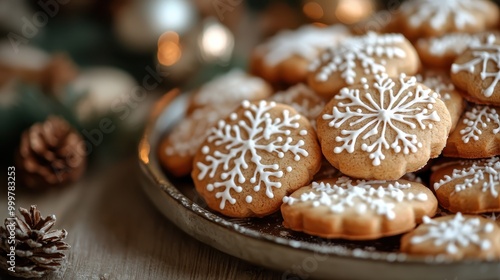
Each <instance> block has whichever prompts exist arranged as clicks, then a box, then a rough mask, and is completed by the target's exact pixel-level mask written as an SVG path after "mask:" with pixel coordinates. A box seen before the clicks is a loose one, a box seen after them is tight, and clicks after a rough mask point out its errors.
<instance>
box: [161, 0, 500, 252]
mask: <svg viewBox="0 0 500 280" xmlns="http://www.w3.org/2000/svg"><path fill="white" fill-rule="evenodd" d="M393 15H394V16H393V18H392V22H391V23H390V24H388V25H387V28H386V29H387V30H384V28H381V29H380V30H377V33H375V32H372V31H366V32H365V33H364V34H358V33H359V28H358V29H357V30H356V33H357V35H354V32H352V31H350V29H349V28H348V27H346V26H341V25H335V26H330V27H325V28H319V27H315V26H304V27H302V28H300V29H298V30H295V31H285V32H282V33H280V34H278V35H276V36H275V37H273V38H270V39H269V40H268V41H266V42H264V43H263V44H261V45H260V46H258V47H256V48H255V51H254V52H253V53H252V55H251V61H250V71H249V73H251V74H248V73H245V72H243V71H240V70H232V71H231V72H229V73H227V74H225V75H223V76H221V77H218V78H216V79H214V80H213V81H211V82H209V83H208V84H206V85H204V86H202V87H201V88H200V89H199V90H197V91H196V92H195V93H194V94H193V95H192V96H191V101H190V104H189V107H188V108H186V110H187V115H186V118H185V119H184V120H182V121H181V122H179V123H178V125H177V126H176V127H175V128H174V129H173V130H172V131H171V132H170V133H168V134H167V135H166V136H165V138H164V139H163V140H162V142H161V144H160V150H159V156H160V161H161V163H162V165H163V166H164V167H165V169H166V170H167V171H168V172H170V173H171V174H172V175H175V176H185V175H188V174H191V177H192V180H193V182H194V185H195V187H196V190H197V192H198V193H199V194H200V195H201V196H202V197H203V198H204V200H205V201H206V203H207V205H208V207H209V208H210V209H212V210H214V211H216V212H219V213H221V214H223V215H226V216H229V217H237V218H245V217H264V216H267V215H270V214H272V213H275V212H277V211H279V210H281V214H282V216H283V224H284V226H285V227H287V228H289V229H292V230H295V231H301V232H305V233H307V234H311V235H315V236H319V237H324V238H342V239H349V240H373V239H378V238H382V237H386V236H394V235H401V234H404V235H402V238H401V250H402V251H403V252H406V253H409V254H418V255H434V256H438V255H439V256H444V257H445V258H448V259H452V260H458V259H463V258H476V259H484V260H497V259H500V227H499V225H498V224H497V223H495V221H494V220H493V219H492V218H491V217H493V218H496V217H497V215H499V216H500V214H495V212H500V195H499V192H500V157H499V156H500V117H499V113H500V85H499V82H500V33H497V32H496V31H491V29H492V28H495V27H496V26H497V25H498V23H499V19H500V13H499V9H498V7H497V6H496V5H495V4H493V3H491V2H490V1H487V0H449V1H433V0H410V1H406V2H405V3H404V4H402V5H401V7H399V9H398V10H397V11H396V12H395V13H393ZM389 27H390V28H389ZM389 29H390V31H391V33H386V31H389ZM284 88H285V90H282V91H279V90H278V89H284ZM422 172H427V173H428V174H430V176H423V177H424V178H423V179H421V178H419V174H421V173H422ZM438 213H439V214H438ZM436 215H437V216H439V217H437V218H432V217H435V216H436Z"/></svg>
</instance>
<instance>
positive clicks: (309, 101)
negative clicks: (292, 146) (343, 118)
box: [271, 84, 325, 127]
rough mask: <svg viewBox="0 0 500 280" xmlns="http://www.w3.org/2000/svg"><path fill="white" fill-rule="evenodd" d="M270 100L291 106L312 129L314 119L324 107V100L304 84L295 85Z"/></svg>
mask: <svg viewBox="0 0 500 280" xmlns="http://www.w3.org/2000/svg"><path fill="white" fill-rule="evenodd" d="M271 99H272V100H273V101H276V102H278V103H283V104H287V105H290V106H292V107H293V108H294V109H295V110H297V112H298V113H299V114H301V115H303V116H305V117H307V119H309V121H310V122H311V124H312V125H313V127H316V119H317V118H318V116H319V115H320V114H321V112H322V111H323V108H324V107H325V100H324V99H323V98H321V97H319V96H318V95H317V94H316V93H315V92H314V91H313V90H312V89H311V88H309V87H308V86H306V85H304V84H297V85H295V86H293V87H290V88H289V89H287V90H286V91H284V92H278V93H276V94H274V95H273V96H272V97H271Z"/></svg>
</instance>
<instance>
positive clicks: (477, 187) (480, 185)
mask: <svg viewBox="0 0 500 280" xmlns="http://www.w3.org/2000/svg"><path fill="white" fill-rule="evenodd" d="M431 184H432V185H433V187H434V190H435V192H436V196H437V198H438V200H439V204H440V205H441V206H442V207H444V208H446V209H448V210H450V211H451V212H462V213H486V212H492V211H500V195H499V193H500V159H499V158H498V157H492V158H488V159H480V160H462V161H456V162H454V163H452V164H449V165H444V166H443V167H442V168H439V169H437V170H434V172H433V174H432V176H431Z"/></svg>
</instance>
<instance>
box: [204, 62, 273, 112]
mask: <svg viewBox="0 0 500 280" xmlns="http://www.w3.org/2000/svg"><path fill="white" fill-rule="evenodd" d="M266 87H267V85H266V82H265V81H264V80H262V79H261V78H258V77H253V76H250V75H248V74H247V73H245V72H243V71H242V70H240V69H233V70H231V71H230V72H228V73H226V74H224V75H221V76H219V77H217V78H215V79H213V80H211V81H210V82H208V83H206V84H205V85H204V86H202V87H201V88H200V90H199V91H198V92H197V94H196V99H195V101H196V103H197V104H202V105H206V104H221V103H228V102H237V103H239V102H241V101H242V100H245V99H255V94H256V93H258V92H260V91H263V90H264V89H265V88H266Z"/></svg>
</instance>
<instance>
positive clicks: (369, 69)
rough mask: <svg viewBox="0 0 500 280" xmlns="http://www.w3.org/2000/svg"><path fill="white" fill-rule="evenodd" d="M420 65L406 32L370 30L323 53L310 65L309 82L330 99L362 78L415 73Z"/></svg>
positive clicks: (319, 92)
mask: <svg viewBox="0 0 500 280" xmlns="http://www.w3.org/2000/svg"><path fill="white" fill-rule="evenodd" d="M419 66H420V60H419V58H418V55H417V52H416V51H415V49H414V48H413V46H412V45H411V44H410V42H408V40H406V39H405V37H404V36H403V35H401V34H383V35H378V34H375V33H373V32H369V33H368V34H366V35H364V36H358V37H352V38H349V39H347V40H345V41H344V42H342V43H341V44H340V45H339V46H338V47H336V48H330V49H328V50H326V51H325V52H324V53H322V54H321V55H320V57H319V58H318V59H317V60H315V61H314V62H313V63H312V64H311V66H310V71H311V72H310V73H309V77H308V84H309V86H310V87H311V88H312V89H313V90H314V91H316V92H317V93H318V94H319V95H321V96H323V97H324V98H327V99H330V98H332V97H333V96H334V95H335V94H337V93H338V91H339V90H340V89H341V88H343V87H345V86H350V85H354V84H356V83H359V82H360V81H361V80H362V79H367V78H372V77H374V76H375V75H379V74H384V73H387V74H388V75H389V76H397V75H399V74H400V73H406V74H408V75H413V74H415V73H416V72H417V70H418V68H419Z"/></svg>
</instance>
